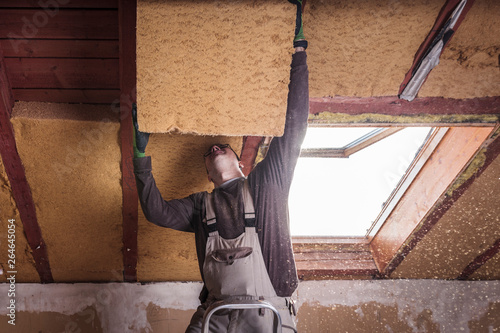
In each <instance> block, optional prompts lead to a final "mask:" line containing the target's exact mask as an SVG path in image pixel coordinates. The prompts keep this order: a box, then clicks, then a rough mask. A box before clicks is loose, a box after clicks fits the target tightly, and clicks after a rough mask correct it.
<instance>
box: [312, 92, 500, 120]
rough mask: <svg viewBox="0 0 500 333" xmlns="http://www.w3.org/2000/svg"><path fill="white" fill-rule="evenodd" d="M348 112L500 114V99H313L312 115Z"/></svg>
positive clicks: (392, 114) (414, 114)
mask: <svg viewBox="0 0 500 333" xmlns="http://www.w3.org/2000/svg"><path fill="white" fill-rule="evenodd" d="M321 112H331V113H345V114H348V115H360V114H372V113H374V114H382V115H390V116H418V115H423V114H426V115H488V114H489V115H498V114H500V96H495V97H479V98H469V99H453V98H442V97H423V98H415V99H414V100H413V101H412V102H408V101H405V100H400V99H399V98H398V97H397V96H384V97H333V98H332V97H311V98H310V99H309V113H311V114H318V113H321Z"/></svg>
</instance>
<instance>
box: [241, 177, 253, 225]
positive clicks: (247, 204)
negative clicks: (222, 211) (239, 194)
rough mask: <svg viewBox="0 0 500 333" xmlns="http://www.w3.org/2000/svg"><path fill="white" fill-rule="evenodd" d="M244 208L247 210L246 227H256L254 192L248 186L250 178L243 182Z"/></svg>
mask: <svg viewBox="0 0 500 333" xmlns="http://www.w3.org/2000/svg"><path fill="white" fill-rule="evenodd" d="M243 208H244V210H245V227H247V228H252V227H255V207H254V205H253V199H252V194H251V193H250V187H249V186H248V179H245V182H244V183H243Z"/></svg>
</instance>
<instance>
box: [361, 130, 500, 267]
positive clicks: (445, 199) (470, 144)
mask: <svg viewBox="0 0 500 333" xmlns="http://www.w3.org/2000/svg"><path fill="white" fill-rule="evenodd" d="M491 133H492V128H481V127H476V128H470V127H456V128H451V129H450V130H449V131H448V133H447V134H446V135H445V137H444V139H443V140H442V141H441V143H440V144H439V145H438V147H437V149H436V151H435V152H434V153H433V154H432V156H431V158H430V159H429V160H428V162H427V164H426V165H425V166H424V168H423V169H422V170H421V171H420V173H419V174H418V176H417V177H416V178H415V180H414V182H413V183H412V185H411V187H410V189H409V190H408V194H406V195H405V196H404V197H403V198H402V199H401V200H400V202H399V203H398V205H397V206H396V208H395V209H394V210H393V212H392V213H391V215H390V216H389V218H388V219H387V220H386V222H385V224H384V225H383V226H382V227H381V228H380V230H379V231H378V233H377V234H376V235H375V236H374V237H373V239H372V241H371V244H370V247H371V250H372V253H373V256H374V259H375V262H376V263H377V267H378V268H379V270H380V271H381V273H382V274H384V275H385V276H390V274H391V273H392V272H393V271H394V270H395V269H396V268H397V266H398V265H399V264H400V263H401V262H402V261H403V260H404V258H405V256H406V255H407V254H408V253H409V252H410V251H411V250H412V249H413V248H414V247H415V246H416V244H417V243H418V242H419V241H420V240H421V239H422V238H423V237H424V236H425V235H426V234H427V233H428V232H429V231H430V230H431V229H432V227H433V226H434V225H435V224H436V223H437V221H439V219H440V218H441V217H442V216H443V215H444V213H445V212H446V211H447V210H448V209H449V208H450V207H451V205H453V203H455V201H456V200H457V199H458V197H457V196H461V195H462V194H463V190H462V187H463V185H462V186H460V188H459V189H458V190H455V191H454V192H453V195H452V196H447V195H446V193H445V192H446V190H447V189H448V188H449V187H450V186H451V185H452V184H453V182H454V180H455V179H456V178H457V176H458V175H459V174H460V172H461V171H462V170H464V169H465V168H466V167H467V165H468V164H469V163H470V162H471V161H472V158H473V156H474V155H475V154H476V153H477V152H478V150H479V149H480V147H481V145H482V144H483V142H485V140H486V139H487V138H488V137H489V135H491ZM490 154H491V153H490ZM490 163H491V161H490ZM485 165H486V163H485ZM488 165H489V164H488ZM483 167H484V166H483ZM483 167H482V168H483ZM481 172H482V171H481ZM476 177H477V175H475V176H473V177H471V178H469V179H468V180H467V181H466V183H469V185H468V186H470V182H472V181H473V180H471V179H475V178H476ZM459 193H460V194H459ZM418 216H420V217H421V218H418V219H417V218H415V217H418Z"/></svg>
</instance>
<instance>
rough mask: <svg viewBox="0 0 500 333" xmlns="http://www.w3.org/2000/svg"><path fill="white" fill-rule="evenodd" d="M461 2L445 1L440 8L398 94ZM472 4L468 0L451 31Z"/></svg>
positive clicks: (472, 0) (471, 0)
mask: <svg viewBox="0 0 500 333" xmlns="http://www.w3.org/2000/svg"><path fill="white" fill-rule="evenodd" d="M460 1H461V0H447V1H446V3H445V4H444V6H443V7H442V8H441V11H440V12H439V14H438V17H437V19H436V22H434V26H433V27H432V29H431V31H430V32H429V34H428V35H427V37H426V38H425V40H424V42H423V43H422V44H421V45H420V47H419V48H418V50H417V53H415V58H414V60H413V64H412V65H411V67H410V70H409V71H408V72H407V73H406V75H405V78H404V79H403V82H402V83H401V86H400V87H399V92H398V94H401V93H402V92H403V90H404V88H405V87H406V85H407V84H408V82H409V81H410V79H411V77H412V75H413V73H414V71H415V70H416V69H417V68H418V65H419V64H420V62H421V61H422V59H423V58H424V56H425V55H426V52H427V50H428V49H429V47H430V45H431V43H432V41H433V40H434V38H435V37H436V36H437V35H438V34H439V32H440V30H441V29H442V28H443V26H444V24H445V23H446V21H447V20H448V18H449V17H450V15H451V13H452V12H453V10H454V9H455V8H456V6H457V5H458V3H460ZM473 4H474V0H468V1H467V3H466V4H465V7H464V9H463V10H462V13H461V14H460V17H459V18H458V20H457V22H456V23H455V26H454V27H453V30H454V31H456V30H457V29H458V27H459V26H460V23H462V21H463V19H464V18H465V16H466V15H467V12H468V11H469V9H470V8H471V7H472V5H473ZM451 38H453V36H452V37H450V39H448V41H447V43H446V44H445V45H443V50H444V48H445V47H446V45H448V43H449V41H450V40H451Z"/></svg>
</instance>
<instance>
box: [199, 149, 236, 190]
mask: <svg viewBox="0 0 500 333" xmlns="http://www.w3.org/2000/svg"><path fill="white" fill-rule="evenodd" d="M203 157H204V159H205V167H206V169H207V174H208V180H209V181H211V182H213V183H214V184H215V186H216V187H217V186H219V185H220V184H222V183H224V182H225V181H228V180H230V179H233V178H237V177H243V173H242V172H241V168H243V164H242V163H241V161H240V158H239V157H238V154H236V152H235V151H234V150H233V148H231V146H230V145H228V144H214V145H212V146H211V147H210V149H208V150H207V152H206V153H205V154H203Z"/></svg>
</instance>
